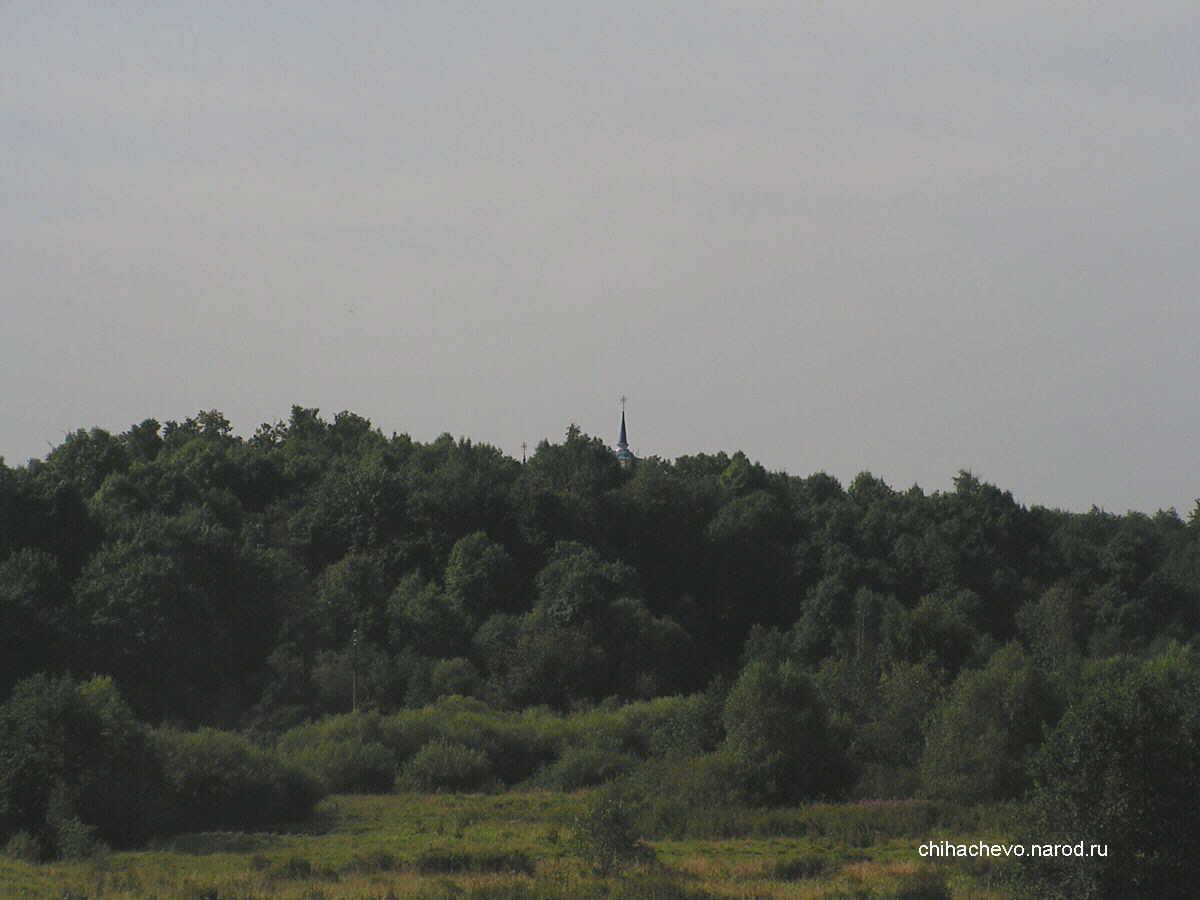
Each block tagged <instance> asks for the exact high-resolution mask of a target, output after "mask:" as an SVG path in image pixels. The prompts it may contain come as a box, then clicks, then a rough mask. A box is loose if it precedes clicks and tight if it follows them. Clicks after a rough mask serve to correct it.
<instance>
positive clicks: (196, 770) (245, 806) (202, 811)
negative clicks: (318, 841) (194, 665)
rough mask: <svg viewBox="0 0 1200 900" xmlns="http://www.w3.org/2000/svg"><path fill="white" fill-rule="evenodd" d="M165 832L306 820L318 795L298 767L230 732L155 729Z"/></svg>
mask: <svg viewBox="0 0 1200 900" xmlns="http://www.w3.org/2000/svg"><path fill="white" fill-rule="evenodd" d="M153 738H154V743H155V745H156V746H157V748H158V751H159V753H160V754H161V757H162V759H163V762H164V768H165V771H166V773H167V775H166V800H167V804H168V808H169V809H170V811H171V814H170V817H169V818H168V820H167V821H166V823H165V830H167V831H219V830H229V829H246V828H255V827H260V826H266V825H276V824H279V823H282V822H292V821H298V820H300V819H303V818H306V817H307V816H308V815H309V814H310V813H311V812H312V808H313V806H314V805H316V802H317V801H318V800H319V799H321V797H322V796H323V795H324V792H323V791H322V789H321V786H320V785H319V784H318V783H317V782H316V781H315V780H314V779H313V778H312V777H311V776H309V775H306V774H305V773H303V772H301V771H300V770H299V769H296V768H293V767H291V766H288V765H285V764H283V763H282V762H280V761H279V759H278V758H277V757H276V756H275V755H274V754H272V753H269V752H268V751H266V750H263V749H261V748H259V747H256V746H254V745H253V744H251V743H250V742H249V741H248V740H246V739H245V738H243V737H240V736H239V735H236V734H231V733H229V732H224V731H217V730H216V729H213V728H202V729H200V730H199V731H195V732H182V731H174V730H171V729H159V730H156V731H155V732H153Z"/></svg>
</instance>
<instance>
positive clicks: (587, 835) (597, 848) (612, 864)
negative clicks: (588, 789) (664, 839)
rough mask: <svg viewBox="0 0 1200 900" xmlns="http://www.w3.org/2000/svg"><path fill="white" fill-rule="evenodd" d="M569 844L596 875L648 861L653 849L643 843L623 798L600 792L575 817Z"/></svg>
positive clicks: (652, 856) (630, 810) (652, 854)
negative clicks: (635, 829)
mask: <svg viewBox="0 0 1200 900" xmlns="http://www.w3.org/2000/svg"><path fill="white" fill-rule="evenodd" d="M571 847H572V849H573V851H574V853H575V855H576V856H578V857H579V858H580V859H582V860H583V861H584V862H586V863H588V864H589V865H591V866H592V868H593V870H594V871H595V872H596V874H597V875H602V876H604V875H609V874H611V873H613V872H615V871H618V870H619V869H621V868H624V867H625V866H628V865H633V864H635V863H644V862H651V861H653V860H654V851H653V850H652V849H650V847H648V846H646V845H645V844H643V843H642V842H641V841H640V840H639V839H638V837H637V833H636V832H635V831H634V827H633V814H632V809H631V808H630V806H629V805H628V804H627V803H625V801H623V800H620V799H619V798H617V797H615V796H613V795H611V794H601V795H600V796H599V797H597V798H595V799H593V800H592V802H591V803H589V804H588V807H587V808H586V809H585V810H584V812H582V813H581V814H580V815H578V816H576V817H575V822H574V826H573V828H572V835H571Z"/></svg>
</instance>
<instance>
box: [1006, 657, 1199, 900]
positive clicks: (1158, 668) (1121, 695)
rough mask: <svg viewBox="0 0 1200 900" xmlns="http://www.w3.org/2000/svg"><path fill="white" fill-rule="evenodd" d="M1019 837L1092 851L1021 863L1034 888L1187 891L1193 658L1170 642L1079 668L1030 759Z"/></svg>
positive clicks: (1195, 749)
mask: <svg viewBox="0 0 1200 900" xmlns="http://www.w3.org/2000/svg"><path fill="white" fill-rule="evenodd" d="M1033 774H1034V783H1035V790H1034V793H1033V804H1032V806H1033V812H1034V819H1033V823H1032V826H1031V832H1030V839H1031V840H1036V841H1037V842H1039V843H1069V844H1071V845H1074V844H1076V843H1077V842H1079V841H1083V842H1085V846H1087V847H1089V848H1090V845H1091V844H1093V843H1097V844H1100V845H1103V846H1104V847H1105V848H1106V851H1107V852H1106V854H1105V855H1104V856H1103V857H1094V856H1093V857H1090V858H1087V859H1077V858H1065V859H1057V860H1047V861H1043V862H1042V863H1041V864H1040V865H1036V866H1031V871H1030V872H1029V875H1030V877H1031V879H1032V880H1033V881H1034V882H1035V884H1036V886H1037V889H1038V891H1039V893H1041V894H1043V895H1047V894H1050V893H1054V894H1055V895H1057V896H1063V897H1134V896H1137V897H1191V896H1193V895H1194V894H1195V887H1196V881H1197V878H1200V860H1198V859H1197V857H1196V854H1195V853H1194V852H1192V848H1191V842H1192V840H1193V836H1194V835H1195V834H1196V833H1197V831H1198V830H1200V809H1198V808H1197V806H1196V797H1197V795H1198V794H1200V662H1198V661H1197V659H1196V654H1195V652H1194V651H1193V650H1190V649H1187V648H1184V647H1182V646H1180V645H1178V644H1173V645H1171V646H1169V647H1168V648H1167V649H1166V650H1165V651H1164V652H1163V653H1161V654H1160V655H1158V656H1156V657H1153V658H1151V659H1147V660H1144V661H1136V660H1133V659H1129V658H1124V659H1121V658H1117V659H1114V660H1111V661H1109V662H1106V663H1103V664H1101V665H1099V666H1098V667H1094V670H1093V671H1092V673H1091V674H1090V676H1089V677H1088V678H1087V683H1086V687H1085V689H1084V691H1083V692H1082V694H1081V695H1080V696H1079V697H1078V698H1077V699H1076V700H1075V701H1074V702H1073V703H1072V704H1071V706H1070V708H1069V709H1068V710H1067V711H1066V713H1065V714H1064V715H1063V717H1062V719H1061V721H1060V722H1059V723H1058V725H1057V726H1056V727H1055V728H1054V730H1053V731H1052V732H1051V733H1050V735H1049V737H1048V738H1047V740H1046V742H1045V745H1044V746H1043V747H1042V749H1041V751H1040V752H1039V753H1038V755H1037V757H1036V759H1035V760H1034V765H1033Z"/></svg>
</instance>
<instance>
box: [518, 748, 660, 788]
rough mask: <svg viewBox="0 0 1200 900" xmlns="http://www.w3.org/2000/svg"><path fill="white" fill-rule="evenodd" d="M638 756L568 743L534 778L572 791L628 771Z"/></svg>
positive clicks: (544, 783) (539, 782)
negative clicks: (555, 758) (556, 758)
mask: <svg viewBox="0 0 1200 900" xmlns="http://www.w3.org/2000/svg"><path fill="white" fill-rule="evenodd" d="M636 764H637V760H636V759H635V758H634V757H632V756H629V755H628V754H625V753H617V752H615V751H613V750H603V749H601V748H599V747H571V748H569V749H568V750H566V751H565V752H564V753H563V755H562V756H560V757H559V758H558V760H557V761H555V762H554V763H553V764H552V765H550V766H548V767H547V768H546V770H545V771H544V772H542V773H541V775H539V776H538V778H537V783H538V784H539V785H542V786H545V787H550V788H556V789H558V790H562V791H574V790H578V789H579V788H585V787H592V786H593V785H597V784H603V783H604V782H606V781H611V780H612V779H614V778H616V777H617V776H619V775H622V774H624V773H625V772H628V771H629V770H630V769H632V768H633V767H634V766H635V765H636Z"/></svg>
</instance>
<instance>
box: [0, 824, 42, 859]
mask: <svg viewBox="0 0 1200 900" xmlns="http://www.w3.org/2000/svg"><path fill="white" fill-rule="evenodd" d="M4 855H5V856H7V857H8V858H9V859H19V860H21V861H22V862H28V863H37V862H44V861H45V860H47V859H49V858H50V857H51V853H50V851H49V850H47V848H46V845H45V844H44V843H43V842H42V841H40V840H38V839H37V838H36V837H34V836H33V835H32V834H30V833H29V832H28V831H18V832H17V833H16V834H14V835H13V836H12V837H11V838H9V839H8V843H7V844H5V845H4Z"/></svg>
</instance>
